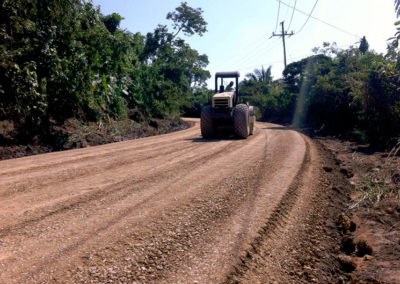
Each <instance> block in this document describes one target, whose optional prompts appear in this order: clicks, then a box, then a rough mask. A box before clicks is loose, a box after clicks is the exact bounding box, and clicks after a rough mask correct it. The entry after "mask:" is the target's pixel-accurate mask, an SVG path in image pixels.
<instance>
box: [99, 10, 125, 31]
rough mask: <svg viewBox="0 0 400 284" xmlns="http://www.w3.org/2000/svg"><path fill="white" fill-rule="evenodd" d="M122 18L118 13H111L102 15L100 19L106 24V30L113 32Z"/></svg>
mask: <svg viewBox="0 0 400 284" xmlns="http://www.w3.org/2000/svg"><path fill="white" fill-rule="evenodd" d="M123 19H124V18H122V17H121V16H120V15H119V14H117V13H112V14H111V15H107V16H104V17H103V19H102V21H103V23H104V25H105V26H106V28H107V30H108V31H109V32H110V33H112V34H114V33H115V31H116V29H117V28H118V27H119V24H120V23H121V21H122V20H123Z"/></svg>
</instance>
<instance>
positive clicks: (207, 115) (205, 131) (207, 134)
mask: <svg viewBox="0 0 400 284" xmlns="http://www.w3.org/2000/svg"><path fill="white" fill-rule="evenodd" d="M212 111H213V110H212V107H211V106H204V107H203V108H202V109H201V118H200V127H201V136H203V138H204V139H207V138H213V137H215V126H214V122H213V117H212Z"/></svg>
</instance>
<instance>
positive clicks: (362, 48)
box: [358, 36, 369, 54]
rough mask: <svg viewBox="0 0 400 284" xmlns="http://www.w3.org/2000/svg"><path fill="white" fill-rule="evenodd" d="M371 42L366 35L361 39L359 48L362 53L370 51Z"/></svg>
mask: <svg viewBox="0 0 400 284" xmlns="http://www.w3.org/2000/svg"><path fill="white" fill-rule="evenodd" d="M368 48H369V44H368V41H367V39H366V38H365V36H363V37H362V39H361V41H360V47H359V48H358V49H359V50H360V51H361V53H362V54H365V53H366V52H367V51H368Z"/></svg>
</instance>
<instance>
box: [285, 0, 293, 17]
mask: <svg viewBox="0 0 400 284" xmlns="http://www.w3.org/2000/svg"><path fill="white" fill-rule="evenodd" d="M289 5H292V0H289ZM286 8H287V9H286V13H285V17H284V19H285V20H284V22H286V19H287V16H288V15H289V11H290V8H289V7H286Z"/></svg>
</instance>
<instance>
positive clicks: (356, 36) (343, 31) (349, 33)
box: [276, 0, 360, 39]
mask: <svg viewBox="0 0 400 284" xmlns="http://www.w3.org/2000/svg"><path fill="white" fill-rule="evenodd" d="M276 1H279V2H280V3H282V4H283V5H285V6H287V7H290V8H293V9H294V10H296V11H297V12H299V13H301V14H303V15H306V16H308V15H309V14H308V13H306V12H304V11H302V10H299V9H298V8H296V7H293V6H291V5H289V4H287V3H285V2H283V1H281V0H276ZM310 18H311V19H314V20H316V21H318V22H320V23H323V24H325V25H327V26H330V27H331V28H334V29H336V30H338V31H341V32H342V33H345V34H348V35H350V36H352V37H355V38H357V39H359V38H360V36H359V35H356V34H353V33H351V32H349V31H346V30H344V29H342V28H339V27H337V26H335V25H332V24H330V23H328V22H325V21H324V20H321V19H318V18H317V17H314V16H312V15H311V16H310Z"/></svg>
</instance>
